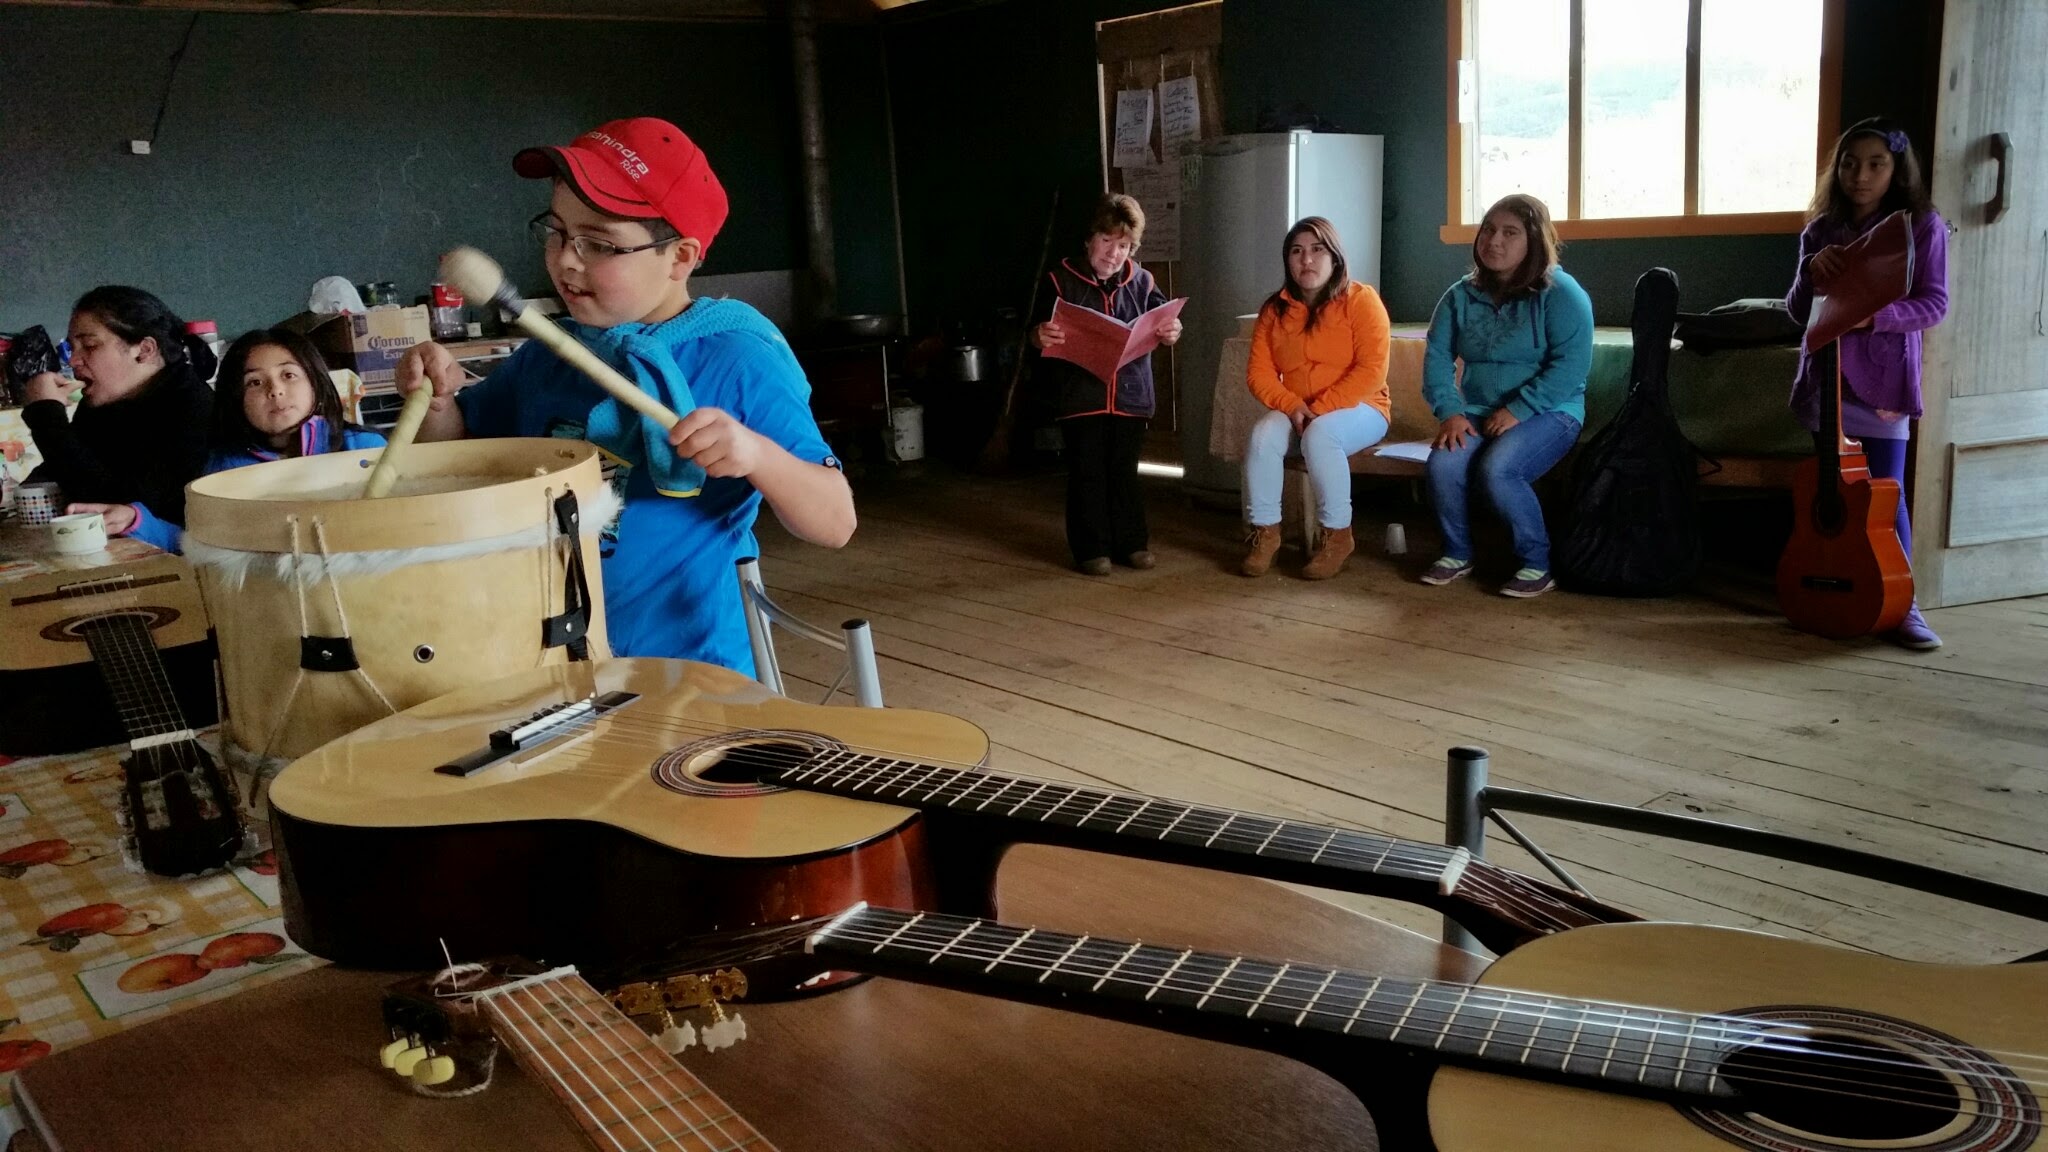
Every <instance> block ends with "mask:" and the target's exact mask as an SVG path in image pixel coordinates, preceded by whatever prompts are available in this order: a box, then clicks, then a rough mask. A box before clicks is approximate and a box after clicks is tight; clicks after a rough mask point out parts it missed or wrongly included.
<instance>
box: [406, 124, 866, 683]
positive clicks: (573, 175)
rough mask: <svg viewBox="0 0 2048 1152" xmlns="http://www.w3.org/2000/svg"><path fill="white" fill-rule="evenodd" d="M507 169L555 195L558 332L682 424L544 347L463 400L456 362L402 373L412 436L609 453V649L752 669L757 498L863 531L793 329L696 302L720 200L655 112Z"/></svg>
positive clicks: (413, 354)
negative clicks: (562, 317) (545, 443)
mask: <svg viewBox="0 0 2048 1152" xmlns="http://www.w3.org/2000/svg"><path fill="white" fill-rule="evenodd" d="M513 169H514V170H515V171H517V172H518V173H519V174H520V175H521V176H525V177H528V178H530V179H541V178H551V179H552V180H553V181H554V194H553V196H552V197H551V198H550V200H549V202H548V210H547V211H546V212H543V213H541V214H540V215H539V216H536V217H535V218H534V220H533V222H532V228H533V232H534V235H535V238H536V239H537V240H538V241H539V242H540V244H541V246H542V248H543V250H544V251H545V252H546V254H547V268H548V275H549V277H550V278H551V279H552V280H553V281H554V286H555V291H556V292H557V293H558V294H559V295H560V297H561V300H562V303H563V304H564V305H565V306H567V308H568V310H569V315H570V317H571V318H572V319H573V322H572V323H567V324H565V325H564V327H566V328H567V329H568V330H569V331H570V332H571V333H573V334H574V335H575V336H576V337H577V338H578V339H579V340H581V341H582V342H583V343H584V344H585V345H587V346H588V347H590V348H591V349H592V350H593V351H595V352H597V353H598V354H599V355H600V356H603V357H604V358H605V359H607V360H608V361H610V362H611V363H612V365H613V366H614V367H616V368H618V369H619V370H620V371H621V372H623V373H625V374H626V375H627V376H628V377H629V378H631V379H632V380H633V381H634V382H635V383H637V384H639V385H640V387H641V388H642V389H644V390H646V391H648V392H649V393H650V394H652V395H654V396H655V397H656V398H657V399H660V400H661V401H662V402H663V403H665V404H667V405H668V406H669V407H670V408H672V409H674V410H675V411H677V412H679V413H681V414H682V415H683V419H682V421H681V422H680V423H678V424H677V425H676V426H675V427H674V428H673V429H669V430H667V431H666V432H663V431H662V430H660V429H659V427H658V426H656V425H654V424H653V423H652V422H651V421H644V420H643V419H642V418H640V417H638V416H637V415H636V414H634V413H631V412H630V411H628V410H626V409H625V408H624V406H623V405H620V404H619V403H618V402H617V401H616V400H613V399H612V398H611V397H610V396H609V395H608V394H607V393H606V392H605V391H604V390H603V389H601V388H599V387H598V386H597V385H596V384H595V383H593V382H592V381H590V380H589V379H587V378H586V377H584V376H583V375H582V374H581V373H579V372H577V371H576V370H575V369H574V368H571V367H570V366H569V365H568V364H566V363H564V362H563V361H562V360H561V359H560V358H558V357H557V356H555V354H554V353H553V352H551V351H549V350H548V349H547V348H545V347H543V346H542V345H541V344H540V342H539V341H528V342H527V343H526V344H525V345H523V346H521V347H520V349H519V350H518V351H517V352H515V353H513V354H512V356H511V358H510V359H508V360H507V361H506V362H505V363H504V364H503V365H502V366H500V367H499V368H498V370H497V371H495V372H493V373H491V375H490V378H489V379H487V380H484V381H483V382H481V383H479V384H475V385H472V386H470V387H468V388H461V384H462V372H461V369H459V368H458V367H457V366H456V364H455V358H454V356H453V355H452V354H451V353H449V352H448V350H447V349H446V348H443V347H441V346H440V345H438V344H431V343H429V344H421V345H415V346H414V347H413V348H412V350H411V351H409V352H408V353H407V354H406V357H405V359H404V360H403V361H401V362H400V363H399V366H398V372H397V384H398V390H399V391H400V392H401V393H410V392H412V391H413V390H414V389H416V388H418V387H420V386H421V385H422V384H423V383H431V385H432V387H433V390H434V401H433V405H432V408H431V410H430V412H429V414H428V416H427V419H426V423H425V424H424V425H422V427H421V429H420V439H422V440H444V439H454V438H457V437H461V436H567V437H573V438H578V439H585V438H587V439H590V440H592V441H593V442H595V443H597V444H598V445H599V446H600V447H603V448H605V449H606V451H607V453H608V454H609V455H610V456H611V457H613V458H615V460H616V462H617V464H618V468H617V471H616V472H615V473H614V477H613V483H614V485H615V486H617V487H618V488H619V489H620V491H621V495H623V497H624V498H625V506H624V510H623V511H622V512H621V513H620V516H619V519H618V520H617V522H615V524H614V525H612V526H611V528H609V529H608V530H607V532H606V539H605V542H604V544H605V546H604V550H603V556H604V595H605V624H606V630H607V632H608V634H609V637H610V640H611V646H612V650H613V652H614V653H615V654H617V655H621V656H673V657H680V658H685V659H692V660H703V661H707V662H710V663H714V664H721V665H724V666H726V667H728V668H734V669H737V670H739V671H741V672H747V673H751V672H752V671H753V654H752V650H751V648H750V647H749V645H748V641H747V632H746V623H745V619H744V617H743V616H742V614H741V610H740V598H739V583H738V580H737V579H736V578H735V576H734V572H733V565H734V563H735V562H736V561H737V560H738V559H740V558H741V557H743V556H751V555H754V554H755V551H756V546H755V543H754V537H753V524H754V518H755V516H756V515H757V514H758V513H759V511H760V504H761V501H763V500H764V499H765V500H766V501H767V503H768V506H769V508H771V509H773V510H774V512H775V515H776V518H777V519H779V520H781V521H782V524H783V526H784V527H785V528H787V529H789V531H790V532H791V533H792V534H794V535H796V536H797V537H799V538H801V539H804V540H808V541H810V542H811V543H813V544H822V545H824V546H826V547H829V548H837V547H839V546H840V545H842V544H844V543H846V541H847V539H848V538H849V537H851V536H852V535H853V528H854V512H853V493H852V490H851V489H850V488H848V487H847V483H846V478H845V477H844V476H843V475H841V473H840V472H839V470H838V467H837V463H838V462H837V461H836V460H835V459H833V457H832V454H831V450H830V449H829V448H827V447H826V445H825V441H824V438H823V436H821V435H820V434H819V432H818V425H817V422H816V421H815V420H814V419H813V418H812V416H811V410H810V385H809V383H808V382H807V381H806V380H805V379H804V374H803V370H802V369H801V368H800V367H798V365H797V362H796V357H795V355H794V354H793V353H792V352H791V351H790V349H789V345H788V343H787V342H786V341H785V340H784V339H783V337H782V334H781V333H780V332H779V331H777V330H776V328H775V326H774V325H773V324H771V323H769V322H768V320H767V319H766V318H764V317H763V316H762V315H761V314H760V313H758V312H756V311H754V310H753V309H752V308H750V307H748V306H747V305H745V304H742V303H740V302H739V301H737V300H715V299H695V300H693V299H692V298H691V296H690V291H689V278H690V273H691V272H692V271H694V270H695V269H696V267H697V265H698V264H699V263H701V262H702V261H703V259H704V253H705V252H706V251H707V250H708V249H709V248H710V247H711V242H712V240H713V239H714V238H715V237H716V236H717V235H718V230H719V227H720V226H721V225H723V224H724V222H725V217H726V207H727V202H726V195H725V189H724V188H722V187H721V186H720V185H719V183H718V177H717V176H716V175H714V174H713V173H712V171H711V165H710V163H709V161H707V160H706V159H705V157H704V154H703V152H701V151H699V150H698V148H697V147H696V145H695V144H693V143H691V142H690V139H689V137H687V136H685V135H684V134H683V133H682V131H681V130H680V129H678V128H676V126H675V125H673V124H670V123H668V122H667V121H664V120H657V119H653V118H651V117H642V118H639V119H633V120H615V121H612V122H611V123H608V124H605V125H602V126H600V127H598V128H596V129H594V130H592V131H590V132H586V133H584V134H583V135H582V136H580V137H578V138H577V139H576V140H575V141H574V142H573V143H571V144H569V145H567V146H566V147H560V148H529V149H527V150H526V151H524V152H521V153H520V154H519V155H518V156H517V157H515V158H514V159H513ZM457 389H461V390H460V391H459V392H458V391H457Z"/></svg>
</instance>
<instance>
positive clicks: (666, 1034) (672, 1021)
mask: <svg viewBox="0 0 2048 1152" xmlns="http://www.w3.org/2000/svg"><path fill="white" fill-rule="evenodd" d="M662 1019H664V1020H665V1021H667V1026H666V1027H664V1028H663V1029H662V1030H661V1031H660V1032H659V1033H657V1034H656V1035H655V1037H654V1046H655V1047H657V1048H659V1049H661V1050H662V1051H663V1052H666V1053H668V1054H669V1055H671V1056H674V1055H676V1054H678V1053H680V1052H682V1051H683V1050H684V1049H686V1048H689V1047H691V1046H693V1045H695V1044H696V1043H697V1026H696V1025H694V1024H692V1023H690V1022H689V1021H688V1020H677V1019H676V1018H675V1017H673V1016H670V1015H669V1014H668V1013H666V1012H664V1013H662Z"/></svg>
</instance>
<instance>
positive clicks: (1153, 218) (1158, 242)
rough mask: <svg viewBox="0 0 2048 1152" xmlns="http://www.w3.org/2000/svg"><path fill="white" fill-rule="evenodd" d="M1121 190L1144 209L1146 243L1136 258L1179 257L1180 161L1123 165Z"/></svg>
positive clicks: (1174, 258) (1160, 258) (1164, 258)
mask: <svg viewBox="0 0 2048 1152" xmlns="http://www.w3.org/2000/svg"><path fill="white" fill-rule="evenodd" d="M1124 191H1125V192H1127V193H1129V194H1130V195H1131V196H1133V197H1135V198H1136V199H1137V201H1138V206H1139V207H1140V208H1143V209H1144V210H1145V244H1144V247H1142V248H1140V249H1138V259H1140V260H1145V261H1154V260H1178V259H1180V165H1179V164H1175V163H1169V164H1166V165H1163V166H1161V167H1158V168H1126V169H1124Z"/></svg>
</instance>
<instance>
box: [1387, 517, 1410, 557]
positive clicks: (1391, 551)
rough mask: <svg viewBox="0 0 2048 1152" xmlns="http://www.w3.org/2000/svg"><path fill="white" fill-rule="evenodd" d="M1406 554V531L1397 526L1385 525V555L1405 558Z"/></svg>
mask: <svg viewBox="0 0 2048 1152" xmlns="http://www.w3.org/2000/svg"><path fill="white" fill-rule="evenodd" d="M1407 553H1408V530H1407V529H1406V528H1403V527H1401V526H1400V525H1399V524H1389V525H1387V555H1389V556H1405V555H1407Z"/></svg>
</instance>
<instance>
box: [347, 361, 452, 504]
mask: <svg viewBox="0 0 2048 1152" xmlns="http://www.w3.org/2000/svg"><path fill="white" fill-rule="evenodd" d="M433 403H434V390H433V389H432V388H430V387H428V388H415V389H413V392H412V395H410V396H407V397H406V398H405V407H403V408H400V409H399V410H398V424H397V425H396V426H395V427H393V428H392V429H391V439H390V440H389V441H388V442H387V443H386V444H385V445H384V453H383V455H381V456H379V457H377V467H375V468H374V469H372V470H371V471H370V482H369V484H368V485H366V486H365V487H364V488H363V499H365V500H377V499H381V498H382V497H384V496H386V495H388V494H389V493H390V491H391V486H392V485H393V484H396V483H397V482H398V462H399V460H400V459H401V458H403V457H404V455H405V450H406V449H407V448H408V447H410V446H411V445H412V438H413V437H414V436H417V435H419V432H420V424H421V423H422V422H423V421H425V420H426V418H427V409H428V408H429V407H431V406H432V405H433Z"/></svg>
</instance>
